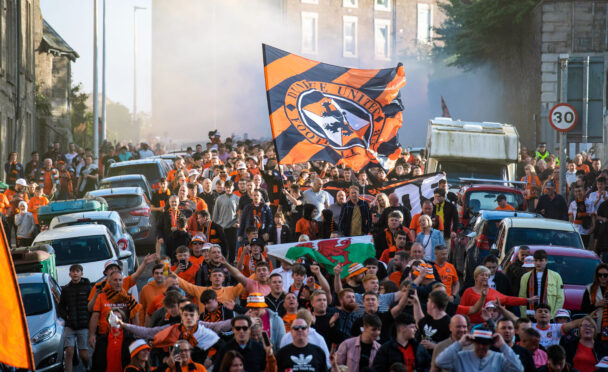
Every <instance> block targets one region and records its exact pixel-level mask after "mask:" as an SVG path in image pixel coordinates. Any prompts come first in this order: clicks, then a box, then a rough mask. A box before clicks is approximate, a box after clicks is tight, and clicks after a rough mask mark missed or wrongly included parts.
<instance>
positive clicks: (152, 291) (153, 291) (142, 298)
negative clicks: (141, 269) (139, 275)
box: [139, 264, 167, 321]
mask: <svg viewBox="0 0 608 372" xmlns="http://www.w3.org/2000/svg"><path fill="white" fill-rule="evenodd" d="M164 267H165V266H164V265H163V264H156V265H154V267H152V278H153V279H154V280H152V281H150V282H149V283H148V284H146V285H144V287H143V288H142V289H141V292H140V293H139V303H140V304H141V306H142V311H143V314H146V310H147V309H148V305H149V304H150V302H151V301H152V300H153V299H154V297H156V296H158V295H160V294H163V293H165V291H166V290H167V287H166V286H165V275H163V272H164ZM147 320H148V319H147V317H146V321H147Z"/></svg>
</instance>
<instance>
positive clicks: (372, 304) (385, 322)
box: [350, 292, 401, 344]
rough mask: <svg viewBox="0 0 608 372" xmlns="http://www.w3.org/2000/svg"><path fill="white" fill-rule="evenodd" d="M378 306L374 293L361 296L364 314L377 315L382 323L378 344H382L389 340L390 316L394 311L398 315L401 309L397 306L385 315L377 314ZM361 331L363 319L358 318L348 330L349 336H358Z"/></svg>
mask: <svg viewBox="0 0 608 372" xmlns="http://www.w3.org/2000/svg"><path fill="white" fill-rule="evenodd" d="M379 306H380V302H379V301H378V294H377V293H375V292H366V293H365V294H364V295H363V309H364V310H365V314H372V315H377V316H378V317H379V318H380V320H381V321H382V328H381V330H380V339H379V342H380V343H381V344H382V343H384V342H386V341H388V340H389V339H390V331H391V327H392V325H393V315H392V314H391V313H392V312H393V311H392V310H395V311H396V313H397V314H398V313H399V312H400V311H401V308H399V307H398V306H394V307H393V309H391V311H389V312H386V313H379V312H378V307H379ZM362 331H363V317H360V318H358V319H357V320H355V321H354V322H353V326H352V328H351V330H350V335H351V336H359V335H360V334H361V332H362Z"/></svg>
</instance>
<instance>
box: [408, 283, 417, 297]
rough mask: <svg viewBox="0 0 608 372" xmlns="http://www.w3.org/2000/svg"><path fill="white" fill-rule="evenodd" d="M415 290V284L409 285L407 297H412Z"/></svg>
mask: <svg viewBox="0 0 608 372" xmlns="http://www.w3.org/2000/svg"><path fill="white" fill-rule="evenodd" d="M416 289H418V286H417V285H416V284H415V283H412V284H410V290H409V291H408V292H407V297H410V296H411V295H413V294H414V291H416Z"/></svg>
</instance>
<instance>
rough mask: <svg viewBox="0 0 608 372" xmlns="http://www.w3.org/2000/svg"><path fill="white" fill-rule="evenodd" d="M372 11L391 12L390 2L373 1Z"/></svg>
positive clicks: (383, 0)
mask: <svg viewBox="0 0 608 372" xmlns="http://www.w3.org/2000/svg"><path fill="white" fill-rule="evenodd" d="M374 9H376V10H391V1H390V0H375V2H374Z"/></svg>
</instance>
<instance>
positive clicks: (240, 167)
mask: <svg viewBox="0 0 608 372" xmlns="http://www.w3.org/2000/svg"><path fill="white" fill-rule="evenodd" d="M236 169H247V166H246V165H245V163H243V162H242V161H240V162H238V163H236Z"/></svg>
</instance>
